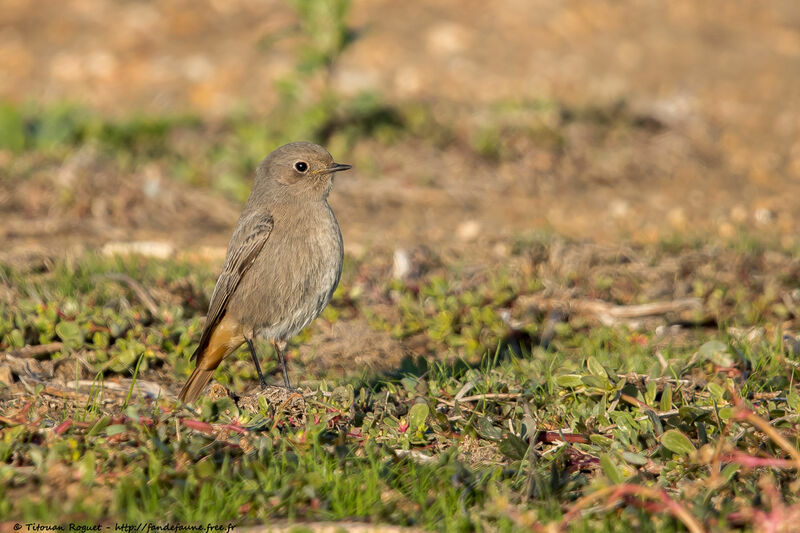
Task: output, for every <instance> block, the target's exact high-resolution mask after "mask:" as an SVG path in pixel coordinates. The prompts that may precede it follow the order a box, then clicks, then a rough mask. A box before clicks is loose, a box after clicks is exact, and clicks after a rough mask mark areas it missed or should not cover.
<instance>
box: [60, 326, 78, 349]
mask: <svg viewBox="0 0 800 533" xmlns="http://www.w3.org/2000/svg"><path fill="white" fill-rule="evenodd" d="M56 335H58V336H59V338H60V339H61V340H62V341H63V342H64V343H65V344H67V345H68V346H70V347H78V346H80V345H81V344H82V343H83V332H82V331H81V328H80V326H78V324H76V323H75V322H59V323H58V324H56Z"/></svg>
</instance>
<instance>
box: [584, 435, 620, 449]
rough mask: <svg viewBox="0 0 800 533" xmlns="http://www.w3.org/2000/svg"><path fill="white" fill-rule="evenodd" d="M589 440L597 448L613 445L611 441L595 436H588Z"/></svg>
mask: <svg viewBox="0 0 800 533" xmlns="http://www.w3.org/2000/svg"><path fill="white" fill-rule="evenodd" d="M589 440H590V441H591V443H592V444H597V445H598V446H611V445H612V444H613V443H614V441H613V440H612V439H609V438H608V437H605V436H603V435H597V434H593V435H589Z"/></svg>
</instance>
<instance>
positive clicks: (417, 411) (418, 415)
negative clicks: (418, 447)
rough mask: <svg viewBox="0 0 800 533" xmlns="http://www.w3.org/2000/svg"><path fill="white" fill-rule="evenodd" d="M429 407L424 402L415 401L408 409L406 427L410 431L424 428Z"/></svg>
mask: <svg viewBox="0 0 800 533" xmlns="http://www.w3.org/2000/svg"><path fill="white" fill-rule="evenodd" d="M429 413H430V409H429V408H428V404H426V403H415V404H414V405H413V406H412V407H411V409H409V411H408V427H409V428H411V430H412V431H419V430H424V429H425V420H427V418H428V414H429Z"/></svg>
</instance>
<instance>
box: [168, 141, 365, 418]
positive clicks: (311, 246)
mask: <svg viewBox="0 0 800 533" xmlns="http://www.w3.org/2000/svg"><path fill="white" fill-rule="evenodd" d="M349 168H351V167H350V165H342V164H339V163H335V162H334V161H333V158H332V157H331V155H330V154H329V153H328V151H327V150H325V149H324V148H323V147H321V146H319V145H316V144H313V143H309V142H295V143H291V144H287V145H285V146H281V147H280V148H278V149H276V150H275V151H274V152H272V153H271V154H269V155H268V156H267V157H266V158H265V159H264V160H263V161H262V162H261V163H260V164H259V165H258V169H257V170H256V176H255V181H254V183H253V190H252V191H251V193H250V199H249V200H248V201H247V205H245V207H244V210H243V211H242V215H241V217H240V218H239V222H238V223H237V224H236V228H235V229H234V231H233V236H232V237H231V240H230V243H229V244H228V252H227V256H226V258H225V265H224V266H223V268H222V274H220V276H219V279H218V280H217V286H216V288H215V289H214V294H213V296H212V297H211V303H210V305H209V309H208V315H207V317H206V323H205V327H204V328H203V335H202V336H201V337H200V344H199V345H198V346H197V350H195V352H194V355H193V356H192V357H193V358H196V359H197V366H196V367H195V369H194V371H193V372H192V375H191V376H189V379H188V381H187V382H186V385H184V386H183V389H182V390H181V392H180V395H179V398H180V399H181V400H182V401H185V402H192V401H194V400H196V399H197V398H198V397H199V396H200V394H201V393H202V391H203V389H204V388H205V386H206V385H207V384H208V382H209V381H210V380H211V376H212V375H213V374H214V370H216V368H217V367H218V366H219V364H220V363H221V362H222V360H223V359H225V357H227V356H228V355H230V354H231V353H232V352H233V351H234V350H236V349H237V348H238V347H239V346H241V345H242V344H243V343H245V342H246V343H247V346H248V348H249V349H250V354H251V355H252V357H253V364H255V367H256V371H257V372H258V378H259V380H260V382H261V387H262V388H264V387H266V382H265V381H264V376H263V375H262V374H261V366H260V365H259V364H258V355H257V354H256V350H255V347H254V345H253V340H254V339H255V338H256V337H261V338H266V339H268V340H269V341H270V342H271V343H272V345H273V347H274V348H275V350H276V352H277V354H278V361H279V362H280V365H281V370H282V371H283V382H284V384H285V385H286V387H287V388H289V387H290V385H289V375H288V373H287V372H286V360H285V359H284V355H283V351H284V349H285V347H286V341H287V340H288V339H290V338H292V337H293V336H295V335H297V334H298V333H299V332H300V330H302V329H303V328H304V327H306V326H307V325H308V324H309V323H310V322H311V321H312V320H314V319H315V318H316V317H317V316H318V315H319V314H320V313H321V312H322V310H323V309H324V308H325V306H326V305H328V302H329V301H330V299H331V296H332V295H333V291H334V290H335V289H336V286H337V285H338V283H339V276H340V275H341V272H342V234H341V232H340V231H339V224H338V222H337V221H336V217H335V216H334V214H333V211H332V210H331V207H330V206H329V205H328V194H329V193H330V191H331V187H332V186H333V177H334V174H335V173H336V172H340V171H342V170H347V169H349Z"/></svg>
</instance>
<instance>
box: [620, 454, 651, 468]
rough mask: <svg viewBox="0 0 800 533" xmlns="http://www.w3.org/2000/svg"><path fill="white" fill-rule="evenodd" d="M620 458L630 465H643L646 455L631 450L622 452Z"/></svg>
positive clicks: (645, 462) (645, 461)
mask: <svg viewBox="0 0 800 533" xmlns="http://www.w3.org/2000/svg"><path fill="white" fill-rule="evenodd" d="M622 458H623V459H625V461H627V462H629V463H630V464H632V465H638V466H644V465H646V464H647V457H645V456H644V455H640V454H638V453H633V452H622Z"/></svg>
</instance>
